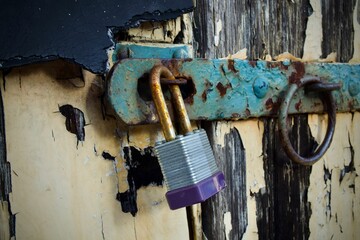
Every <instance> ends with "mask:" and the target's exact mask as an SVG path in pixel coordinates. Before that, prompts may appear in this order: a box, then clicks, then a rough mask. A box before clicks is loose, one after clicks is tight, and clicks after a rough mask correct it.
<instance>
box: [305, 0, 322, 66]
mask: <svg viewBox="0 0 360 240" xmlns="http://www.w3.org/2000/svg"><path fill="white" fill-rule="evenodd" d="M310 4H311V6H312V8H313V13H312V14H311V16H310V17H309V19H308V23H307V28H306V38H305V43H304V55H303V57H302V60H304V61H314V60H318V59H319V58H320V56H321V55H322V51H321V42H322V39H323V35H322V34H323V33H322V31H321V30H319V29H321V27H322V14H321V1H318V0H310Z"/></svg>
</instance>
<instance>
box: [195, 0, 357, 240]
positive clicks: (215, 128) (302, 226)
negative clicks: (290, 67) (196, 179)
mask: <svg viewBox="0 0 360 240" xmlns="http://www.w3.org/2000/svg"><path fill="white" fill-rule="evenodd" d="M359 16H360V12H359V1H358V2H356V1H307V0H304V1H303V0H300V1H212V0H210V1H205V0H204V1H203V0H199V1H197V8H196V10H195V12H194V40H195V43H196V46H198V48H197V52H196V53H197V56H198V57H205V58H222V57H227V56H229V55H230V54H234V53H236V52H237V51H239V50H241V49H243V48H246V49H247V57H248V59H254V60H255V59H263V60H265V59H271V57H272V58H274V57H275V56H278V55H279V54H282V53H284V52H289V53H291V54H293V55H295V56H297V57H300V58H302V59H303V60H304V61H319V59H320V58H326V57H327V56H328V55H330V56H332V55H334V53H336V57H335V58H334V59H333V60H334V61H338V62H348V61H352V62H358V61H359V60H360V59H359V50H360V49H359V43H360V41H359V40H360V39H359ZM359 117H360V115H359V113H347V114H338V115H337V126H336V132H335V136H334V141H333V143H332V146H331V148H330V149H329V150H328V152H327V154H326V155H325V156H324V157H323V158H322V159H321V160H320V161H319V162H318V163H316V164H315V165H314V166H312V167H311V166H310V167H305V166H301V165H298V164H295V163H293V162H291V160H290V159H288V158H287V156H286V155H285V154H284V152H283V150H282V148H281V145H280V142H279V136H278V130H277V123H276V119H272V118H262V119H250V120H246V121H237V122H228V121H219V122H210V123H205V124H203V126H204V127H205V128H206V129H207V131H208V134H209V135H210V139H211V141H212V144H213V149H214V152H215V154H216V156H217V159H218V163H219V165H220V166H221V167H222V170H223V171H224V173H225V176H227V178H228V179H227V180H228V188H227V189H226V190H225V191H223V192H221V193H220V194H218V195H217V196H216V197H214V198H212V199H211V200H210V201H207V202H205V203H204V204H203V205H202V213H203V214H202V221H203V231H204V237H205V238H206V239H209V240H210V239H358V238H359V233H360V232H359V229H358V227H356V226H359V224H360V212H359V206H360V196H359V193H358V191H357V190H356V189H357V188H358V181H359V179H358V177H357V175H358V173H357V171H358V170H357V169H358V168H359V164H360V159H359V158H358V157H357V156H356V151H359V150H357V149H358V148H359V147H360V145H359V138H358V136H359V134H360V131H359V130H360V129H359V124H358V121H359ZM326 122H327V121H326V116H323V115H301V116H294V117H293V125H292V130H291V134H290V135H291V138H292V140H293V144H294V146H295V147H296V148H297V151H298V152H299V153H301V154H306V153H307V152H309V151H310V150H311V148H312V147H313V146H314V145H316V144H319V143H320V142H321V141H322V139H323V136H324V134H325V130H326Z"/></svg>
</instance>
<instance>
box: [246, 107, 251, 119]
mask: <svg viewBox="0 0 360 240" xmlns="http://www.w3.org/2000/svg"><path fill="white" fill-rule="evenodd" d="M250 115H251V112H250V110H249V109H248V108H246V110H245V116H246V117H247V118H248V117H249V116H250Z"/></svg>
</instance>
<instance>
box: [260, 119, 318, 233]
mask: <svg viewBox="0 0 360 240" xmlns="http://www.w3.org/2000/svg"><path fill="white" fill-rule="evenodd" d="M289 136H290V139H291V142H292V144H293V146H294V148H295V150H296V151H297V152H298V153H300V155H302V156H306V155H308V154H310V153H312V152H313V150H314V149H315V148H316V147H317V145H318V144H317V143H316V142H315V140H314V138H313V137H312V136H311V132H310V129H309V126H308V123H307V116H306V115H304V116H297V117H294V125H293V126H292V128H291V131H290V133H289ZM263 152H264V158H263V159H264V172H265V184H266V187H265V188H263V189H261V190H260V191H259V192H258V193H256V194H255V199H256V208H257V212H256V214H257V226H258V231H259V239H308V237H309V235H310V229H309V220H310V216H311V205H310V203H309V202H308V196H307V194H308V189H309V185H310V174H311V169H312V168H311V166H302V165H299V164H296V163H293V162H292V161H291V160H290V159H289V158H288V157H287V156H286V154H285V153H284V151H283V149H282V147H281V144H280V139H279V137H278V132H277V121H275V120H273V119H272V120H267V121H265V129H264V137H263Z"/></svg>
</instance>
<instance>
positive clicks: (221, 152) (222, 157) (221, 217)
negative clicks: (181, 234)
mask: <svg viewBox="0 0 360 240" xmlns="http://www.w3.org/2000/svg"><path fill="white" fill-rule="evenodd" d="M204 127H205V129H207V130H208V135H209V136H210V141H211V144H212V146H213V151H214V155H215V158H216V159H217V164H218V166H219V168H220V169H221V170H222V171H223V173H224V175H225V176H226V181H227V187H226V188H225V189H224V190H223V191H221V192H220V193H219V194H217V195H215V196H214V197H212V198H211V200H208V201H206V202H205V203H203V204H202V208H203V231H204V235H205V237H206V238H207V239H241V238H242V236H243V234H244V233H245V230H246V226H247V194H246V191H244V188H246V162H245V149H244V146H243V143H242V141H241V138H240V134H239V132H238V130H237V129H236V128H234V127H229V126H227V125H226V123H225V124H224V123H221V122H220V123H219V124H218V125H215V124H212V123H209V125H208V126H204ZM219 128H220V129H219ZM221 128H223V129H224V130H225V131H227V130H229V132H227V133H224V132H221ZM216 132H220V133H221V135H222V136H221V138H217V137H216ZM222 137H223V138H222ZM214 223H216V224H214ZM230 226H231V227H230Z"/></svg>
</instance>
